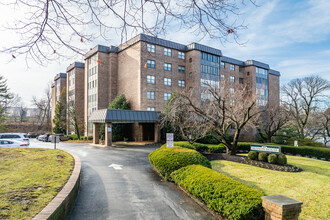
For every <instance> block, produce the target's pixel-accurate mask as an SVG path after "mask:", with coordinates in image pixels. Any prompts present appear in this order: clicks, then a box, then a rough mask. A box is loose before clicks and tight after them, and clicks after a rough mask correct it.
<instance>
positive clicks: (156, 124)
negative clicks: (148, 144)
mask: <svg viewBox="0 0 330 220" xmlns="http://www.w3.org/2000/svg"><path fill="white" fill-rule="evenodd" d="M154 137H155V140H154V141H155V143H158V142H160V131H159V123H158V122H156V123H155V135H154Z"/></svg>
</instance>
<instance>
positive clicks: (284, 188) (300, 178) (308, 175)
mask: <svg viewBox="0 0 330 220" xmlns="http://www.w3.org/2000/svg"><path fill="white" fill-rule="evenodd" d="M287 157H288V163H289V164H291V165H295V166H297V167H300V168H302V169H303V170H304V171H302V172H299V173H289V172H280V171H273V170H268V169H263V168H259V167H254V166H250V165H245V164H240V163H235V162H231V161H224V160H218V161H212V167H213V169H214V170H216V171H218V172H220V173H223V174H225V175H227V176H229V177H232V178H233V179H236V180H238V181H240V182H242V183H244V184H246V185H249V186H252V187H255V188H258V189H260V190H262V191H263V192H264V193H265V194H266V195H275V194H281V195H285V196H288V197H290V198H293V199H296V200H299V201H302V202H303V203H304V204H303V206H302V212H301V214H300V219H330V209H329V207H330V162H327V161H321V160H315V159H310V158H304V157H295V156H287Z"/></svg>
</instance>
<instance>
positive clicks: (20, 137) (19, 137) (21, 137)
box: [0, 133, 30, 146]
mask: <svg viewBox="0 0 330 220" xmlns="http://www.w3.org/2000/svg"><path fill="white" fill-rule="evenodd" d="M0 139H6V140H15V141H21V142H23V143H25V144H27V145H28V146H29V145H30V139H29V138H28V137H27V135H26V134H25V133H0Z"/></svg>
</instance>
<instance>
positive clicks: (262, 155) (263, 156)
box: [258, 152, 267, 162]
mask: <svg viewBox="0 0 330 220" xmlns="http://www.w3.org/2000/svg"><path fill="white" fill-rule="evenodd" d="M258 160H259V161H263V162H267V153H264V152H261V153H259V155H258Z"/></svg>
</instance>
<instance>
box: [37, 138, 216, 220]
mask: <svg viewBox="0 0 330 220" xmlns="http://www.w3.org/2000/svg"><path fill="white" fill-rule="evenodd" d="M41 146H42V147H52V146H53V145H52V144H51V143H43V142H38V141H34V140H33V141H31V147H41ZM58 148H59V149H65V150H68V151H70V152H73V153H75V154H77V155H78V156H79V157H80V158H81V161H82V179H81V186H80V190H79V194H78V197H77V201H76V204H75V206H74V208H73V211H72V213H71V215H70V219H79V220H81V219H84V220H85V219H130V220H132V219H144V220H145V219H171V220H172V219H214V217H213V216H212V215H210V214H209V213H208V212H206V211H205V210H204V209H203V208H201V207H200V206H199V205H198V204H196V203H195V201H193V200H192V199H191V198H190V197H188V196H187V195H186V194H185V193H183V192H182V191H181V190H179V189H178V188H177V187H176V186H175V185H174V184H172V183H168V182H163V181H162V180H161V178H160V177H159V176H158V175H157V174H156V173H155V171H153V170H152V168H151V166H150V164H149V161H148V154H149V153H150V152H151V151H153V150H154V149H155V148H153V147H150V146H125V147H124V146H117V147H115V148H98V147H92V146H90V145H89V144H65V143H60V144H59V146H58ZM111 165H112V166H111ZM118 165H119V166H118ZM109 166H110V167H109Z"/></svg>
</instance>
